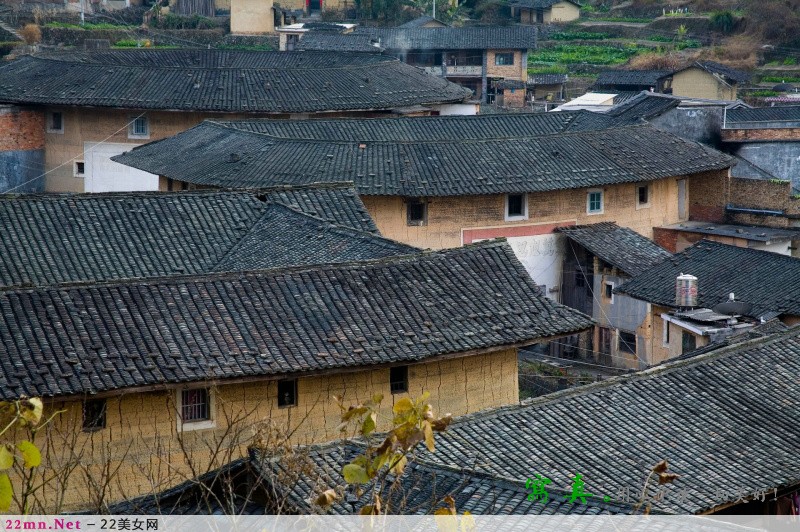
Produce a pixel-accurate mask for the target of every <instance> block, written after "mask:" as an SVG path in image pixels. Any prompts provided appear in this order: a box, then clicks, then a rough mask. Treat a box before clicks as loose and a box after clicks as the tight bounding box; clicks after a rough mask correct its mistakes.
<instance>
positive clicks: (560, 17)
mask: <svg viewBox="0 0 800 532" xmlns="http://www.w3.org/2000/svg"><path fill="white" fill-rule="evenodd" d="M580 16H581V10H580V8H579V7H578V6H576V5H575V4H571V3H569V2H559V3H557V4H553V6H552V7H551V8H550V9H545V10H544V22H545V24H549V23H550V22H570V21H572V20H577V19H578V18H580Z"/></svg>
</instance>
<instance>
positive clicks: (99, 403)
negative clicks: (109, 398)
mask: <svg viewBox="0 0 800 532" xmlns="http://www.w3.org/2000/svg"><path fill="white" fill-rule="evenodd" d="M104 428H106V400H105V399H92V400H89V401H84V403H83V431H84V432H94V431H96V430H101V429H104Z"/></svg>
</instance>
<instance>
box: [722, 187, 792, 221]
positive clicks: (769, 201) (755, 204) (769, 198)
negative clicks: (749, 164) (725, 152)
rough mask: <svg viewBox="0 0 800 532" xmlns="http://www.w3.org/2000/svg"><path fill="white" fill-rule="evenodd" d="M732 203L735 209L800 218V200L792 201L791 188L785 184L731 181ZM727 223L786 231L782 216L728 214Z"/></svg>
mask: <svg viewBox="0 0 800 532" xmlns="http://www.w3.org/2000/svg"><path fill="white" fill-rule="evenodd" d="M731 203H732V204H733V205H734V206H736V207H746V208H749V209H765V210H772V211H783V212H784V213H785V214H787V215H800V200H798V199H794V198H792V185H791V183H789V182H788V181H781V182H773V181H764V180H760V179H737V178H733V179H731ZM728 219H729V221H731V222H733V223H740V224H755V225H768V226H771V227H787V226H789V225H790V223H789V219H788V218H786V217H784V216H763V215H756V214H747V213H730V214H729V216H728Z"/></svg>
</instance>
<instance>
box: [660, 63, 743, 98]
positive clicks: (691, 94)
mask: <svg viewBox="0 0 800 532" xmlns="http://www.w3.org/2000/svg"><path fill="white" fill-rule="evenodd" d="M672 94H674V95H675V96H685V97H688V98H705V99H708V100H735V99H736V87H735V86H729V85H726V84H724V83H722V82H721V81H718V80H717V78H715V77H714V76H712V75H711V74H709V73H708V72H706V71H705V70H703V69H702V68H697V67H693V68H688V69H686V70H684V71H682V72H677V73H676V74H674V75H673V76H672Z"/></svg>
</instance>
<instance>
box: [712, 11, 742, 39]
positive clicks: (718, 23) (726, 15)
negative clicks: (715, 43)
mask: <svg viewBox="0 0 800 532" xmlns="http://www.w3.org/2000/svg"><path fill="white" fill-rule="evenodd" d="M708 20H709V26H710V27H711V29H712V30H714V31H718V32H720V33H725V34H729V33H733V30H734V29H736V16H735V15H734V14H733V12H731V11H714V12H713V13H711V16H709V17H708Z"/></svg>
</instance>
